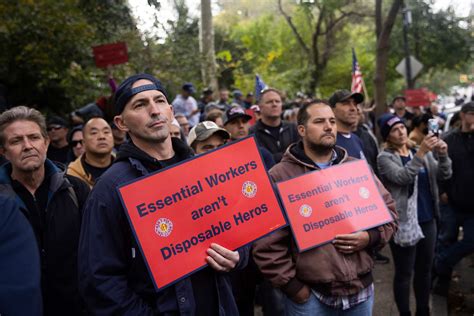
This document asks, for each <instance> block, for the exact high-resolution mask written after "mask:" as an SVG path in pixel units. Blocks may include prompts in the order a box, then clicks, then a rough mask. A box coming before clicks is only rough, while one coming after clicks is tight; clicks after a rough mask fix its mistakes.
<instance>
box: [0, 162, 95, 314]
mask: <svg viewBox="0 0 474 316" xmlns="http://www.w3.org/2000/svg"><path fill="white" fill-rule="evenodd" d="M10 175H11V164H10V163H7V164H5V165H3V166H2V167H1V168H0V183H2V184H7V185H10V184H11V182H12V180H11V177H10ZM45 181H48V182H49V187H48V190H47V195H48V196H47V197H46V198H47V204H46V216H45V223H44V224H39V223H37V218H38V217H37V216H34V214H33V212H34V211H33V210H31V209H29V208H28V207H27V204H26V203H25V202H24V201H23V200H22V199H21V198H20V196H19V195H18V191H16V200H17V201H18V202H19V203H20V208H21V211H22V212H23V214H24V215H25V217H26V218H27V219H28V221H29V222H30V224H31V226H32V227H33V230H34V233H35V235H36V237H37V238H36V241H37V243H38V247H39V251H40V258H41V286H42V290H43V305H44V314H45V315H48V316H49V315H80V314H82V311H83V304H82V303H81V299H80V296H79V291H78V284H77V283H78V282H77V247H78V244H79V232H80V228H81V220H82V206H83V205H84V204H85V201H86V199H87V195H88V194H89V187H88V186H87V185H86V184H85V183H84V182H82V181H81V180H80V179H78V178H76V177H72V176H68V175H65V174H64V171H62V170H61V169H59V167H58V166H56V165H55V164H53V163H52V162H51V161H50V160H46V162H45ZM70 188H72V189H73V190H74V194H73V193H72V192H71V189H70Z"/></svg>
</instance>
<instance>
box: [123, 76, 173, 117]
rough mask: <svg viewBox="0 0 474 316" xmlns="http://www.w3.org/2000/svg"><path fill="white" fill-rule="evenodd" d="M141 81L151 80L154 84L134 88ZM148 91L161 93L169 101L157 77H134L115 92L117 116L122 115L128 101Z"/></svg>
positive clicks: (129, 78) (126, 80)
mask: <svg viewBox="0 0 474 316" xmlns="http://www.w3.org/2000/svg"><path fill="white" fill-rule="evenodd" d="M141 79H145V80H149V81H151V82H152V84H147V85H143V86H140V87H136V88H132V86H133V84H134V83H135V82H137V81H138V80H141ZM147 90H158V91H161V92H162V93H163V94H164V95H165V97H166V99H168V95H167V94H166V91H165V89H164V87H163V85H162V84H161V81H160V80H158V79H156V78H155V77H153V76H152V75H149V74H138V75H133V76H130V77H128V78H127V79H125V80H124V81H123V82H122V83H121V84H120V86H119V87H118V88H117V91H115V94H114V108H115V114H116V115H119V114H120V113H122V112H123V109H124V108H125V105H126V104H127V102H128V100H130V98H132V97H133V96H134V95H135V94H137V93H140V92H142V91H147Z"/></svg>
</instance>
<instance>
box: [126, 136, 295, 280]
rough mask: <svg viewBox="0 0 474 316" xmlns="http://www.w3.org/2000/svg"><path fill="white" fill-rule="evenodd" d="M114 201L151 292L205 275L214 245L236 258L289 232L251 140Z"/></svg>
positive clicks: (138, 184)
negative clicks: (137, 248) (132, 236)
mask: <svg viewBox="0 0 474 316" xmlns="http://www.w3.org/2000/svg"><path fill="white" fill-rule="evenodd" d="M243 153H244V154H243ZM119 193H120V195H121V198H122V203H123V205H124V207H125V209H126V213H127V215H128V219H129V221H130V223H131V226H132V229H133V231H134V233H135V237H136V238H137V241H138V244H139V246H140V249H141V251H142V254H143V257H144V258H145V261H146V263H147V266H148V269H149V271H150V274H151V276H152V279H153V280H154V283H155V286H156V288H162V287H165V286H167V285H170V284H172V283H174V282H176V281H178V280H179V279H180V278H182V277H185V276H188V275H189V274H191V273H192V272H194V271H196V270H198V269H200V268H202V267H204V266H205V265H206V261H205V258H206V256H207V254H206V250H207V249H208V248H209V246H210V244H211V243H217V244H220V245H222V246H224V247H226V248H228V249H231V250H236V249H237V248H239V247H241V246H244V245H246V244H248V243H250V242H252V241H254V240H256V239H258V238H260V237H263V236H264V235H266V234H269V233H270V232H273V231H275V230H277V229H279V228H282V227H284V226H286V220H285V218H284V215H283V213H282V210H281V208H280V205H279V202H278V200H277V198H276V195H275V192H274V191H273V187H272V184H271V182H270V179H269V177H268V175H267V173H266V171H265V167H264V165H263V162H262V159H261V157H260V153H259V151H258V149H257V146H256V143H255V139H254V138H253V137H250V138H246V139H244V140H241V141H238V142H235V143H232V144H230V145H227V146H224V147H221V148H219V149H218V150H215V151H213V152H209V153H206V154H203V155H200V156H198V157H196V158H194V159H191V160H188V161H186V162H184V163H181V164H179V165H175V166H173V167H172V168H168V169H164V170H162V171H160V172H158V173H155V174H153V175H150V176H147V177H143V178H140V179H138V180H137V181H135V182H132V183H130V184H126V185H124V186H121V187H120V188H119Z"/></svg>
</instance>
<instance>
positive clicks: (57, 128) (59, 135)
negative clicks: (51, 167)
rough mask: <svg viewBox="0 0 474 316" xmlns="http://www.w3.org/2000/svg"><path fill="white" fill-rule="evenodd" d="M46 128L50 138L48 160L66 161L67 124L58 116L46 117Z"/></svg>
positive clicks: (64, 162)
mask: <svg viewBox="0 0 474 316" xmlns="http://www.w3.org/2000/svg"><path fill="white" fill-rule="evenodd" d="M46 130H47V131H48V137H49V140H50V144H49V148H48V153H47V157H48V159H49V160H52V161H56V162H60V163H63V164H67V163H68V153H69V144H68V142H67V133H68V130H69V129H68V124H67V121H66V120H65V119H63V118H62V117H59V116H52V117H50V118H49V119H48V121H47V125H46Z"/></svg>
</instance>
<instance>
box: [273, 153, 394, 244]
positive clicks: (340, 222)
mask: <svg viewBox="0 0 474 316" xmlns="http://www.w3.org/2000/svg"><path fill="white" fill-rule="evenodd" d="M277 187H278V191H279V193H280V196H281V200H282V202H283V206H284V208H285V211H286V214H287V216H288V220H289V221H290V225H291V228H292V230H293V235H294V237H295V240H296V244H297V246H298V249H299V250H300V251H305V250H309V249H311V248H314V247H317V246H319V245H322V244H324V243H327V242H330V241H332V240H333V239H334V237H335V236H336V235H338V234H349V233H353V232H356V231H360V230H365V229H369V228H372V227H375V226H380V225H382V224H385V223H387V222H390V221H392V220H393V218H392V215H391V214H390V212H389V211H388V209H387V206H386V205H385V203H384V201H383V199H382V196H381V195H380V192H379V190H378V188H377V185H376V184H375V181H374V178H373V176H372V172H371V170H370V168H369V166H368V165H367V162H365V161H364V160H358V161H355V162H349V163H344V164H341V165H337V166H334V167H331V168H328V169H323V170H320V171H314V172H310V173H306V174H304V175H301V176H299V177H296V178H293V179H290V180H287V181H282V182H279V183H277Z"/></svg>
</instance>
